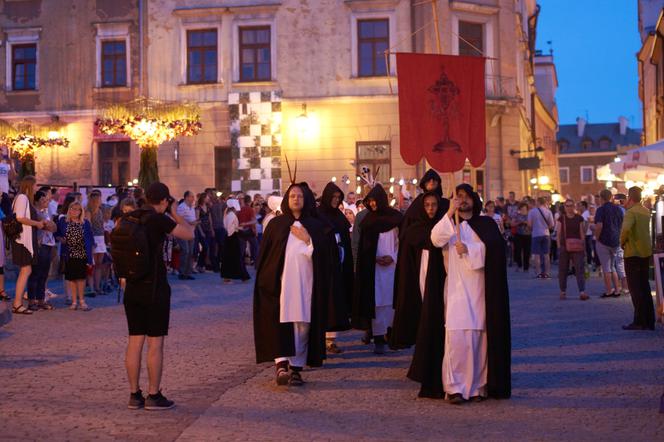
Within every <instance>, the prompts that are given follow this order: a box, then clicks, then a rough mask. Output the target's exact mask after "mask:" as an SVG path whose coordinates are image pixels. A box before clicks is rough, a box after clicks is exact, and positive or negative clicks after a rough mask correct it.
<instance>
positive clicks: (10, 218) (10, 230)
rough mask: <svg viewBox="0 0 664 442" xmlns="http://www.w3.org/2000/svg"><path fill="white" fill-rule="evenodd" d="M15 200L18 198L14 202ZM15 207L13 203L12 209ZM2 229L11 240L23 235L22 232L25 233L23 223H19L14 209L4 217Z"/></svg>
mask: <svg viewBox="0 0 664 442" xmlns="http://www.w3.org/2000/svg"><path fill="white" fill-rule="evenodd" d="M15 201H16V200H14V202H15ZM13 208H14V204H12V209H13ZM2 231H3V232H4V233H5V237H6V238H7V239H8V240H10V241H14V240H15V239H16V238H18V237H19V236H21V233H23V224H21V223H19V222H18V220H17V219H16V214H15V213H14V210H12V211H11V212H10V213H9V214H8V215H7V216H5V217H4V218H3V219H2Z"/></svg>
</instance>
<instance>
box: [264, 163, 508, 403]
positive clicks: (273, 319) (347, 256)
mask: <svg viewBox="0 0 664 442" xmlns="http://www.w3.org/2000/svg"><path fill="white" fill-rule="evenodd" d="M291 181H294V180H291ZM372 184H373V183H372ZM420 187H421V188H422V191H423V193H421V194H420V195H419V196H418V197H417V198H416V199H415V200H413V202H412V204H411V205H410V207H409V208H408V210H407V211H406V213H405V214H402V213H401V212H399V211H398V210H395V209H394V208H392V207H390V205H389V202H388V195H387V193H386V192H385V190H384V189H383V187H382V186H381V185H380V184H374V185H373V188H372V189H371V190H370V191H369V193H368V194H367V195H366V197H365V198H364V200H363V203H364V205H365V209H364V210H362V211H361V212H359V213H358V214H357V216H356V218H355V224H354V226H352V236H351V225H350V223H349V221H348V220H347V219H346V217H345V215H344V213H343V212H342V211H341V210H339V207H340V206H341V204H342V202H343V200H344V193H343V192H342V190H341V189H340V188H339V187H338V186H336V185H335V184H334V183H328V185H327V186H326V187H325V189H324V191H323V194H322V197H321V199H320V204H319V205H318V206H317V205H316V200H315V196H314V194H313V192H312V191H311V189H310V188H309V186H308V185H307V184H306V183H293V184H291V186H290V187H289V188H288V190H287V191H286V193H285V195H284V198H283V201H282V205H281V208H280V212H281V215H279V216H277V217H275V218H274V219H272V221H271V222H270V223H269V225H268V227H267V228H266V230H265V232H264V234H263V240H262V244H261V248H260V253H259V256H260V258H259V262H258V266H257V274H256V285H255V288H254V339H255V347H256V360H257V362H258V363H262V362H274V363H275V364H276V382H277V384H278V385H292V386H298V385H302V384H303V379H302V375H301V371H302V369H303V368H304V366H305V365H308V366H311V367H318V366H321V365H322V364H323V360H324V359H325V358H326V332H327V333H329V332H339V331H345V330H349V329H351V328H353V329H359V330H364V331H365V334H366V335H365V343H368V342H369V340H370V339H371V338H373V341H374V352H375V353H377V354H382V353H384V351H385V345H388V346H389V347H390V348H391V349H393V350H399V349H404V348H408V347H411V346H413V345H414V346H415V350H414V354H413V360H412V363H411V365H410V369H409V370H408V377H409V378H410V379H412V380H414V381H417V382H419V383H420V384H421V388H420V392H419V396H420V397H429V398H443V397H446V398H447V400H448V401H449V402H451V403H454V404H461V403H464V402H466V401H469V400H470V401H480V400H483V399H485V398H487V397H493V398H508V397H510V394H511V368H510V365H511V335H510V311H509V294H508V286H507V272H506V253H505V242H504V239H503V237H502V235H501V233H500V230H499V229H498V226H497V224H496V223H495V221H494V220H493V219H492V218H490V217H486V216H482V215H481V214H480V212H481V208H482V202H481V200H480V197H479V195H478V194H477V193H476V192H474V190H473V188H472V187H471V186H470V185H467V184H461V185H459V186H457V187H456V189H455V191H454V194H453V196H452V200H451V201H450V200H449V199H446V198H444V197H443V191H442V187H441V178H440V176H439V175H438V174H437V173H436V172H435V171H433V170H429V171H428V172H427V173H426V174H425V176H424V177H423V178H422V180H420ZM354 242H355V244H353V243H354ZM353 245H355V247H353ZM353 249H356V256H355V257H354V256H353ZM354 258H355V259H354Z"/></svg>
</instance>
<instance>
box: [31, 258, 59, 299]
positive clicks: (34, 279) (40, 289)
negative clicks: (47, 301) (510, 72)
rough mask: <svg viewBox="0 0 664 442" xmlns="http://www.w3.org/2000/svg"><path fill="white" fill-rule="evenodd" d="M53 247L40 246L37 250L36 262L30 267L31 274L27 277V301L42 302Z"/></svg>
mask: <svg viewBox="0 0 664 442" xmlns="http://www.w3.org/2000/svg"><path fill="white" fill-rule="evenodd" d="M52 250H53V246H46V245H41V246H39V248H38V249H37V260H36V262H35V264H33V265H32V273H30V276H29V277H28V287H27V288H28V299H29V300H30V301H43V300H44V297H45V291H46V280H47V279H48V272H49V270H50V269H51V252H52Z"/></svg>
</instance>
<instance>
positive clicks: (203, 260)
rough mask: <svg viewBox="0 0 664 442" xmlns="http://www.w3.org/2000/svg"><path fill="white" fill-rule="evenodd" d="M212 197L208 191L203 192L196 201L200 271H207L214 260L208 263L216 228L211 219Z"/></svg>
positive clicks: (198, 264) (196, 248) (197, 267)
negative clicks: (214, 228) (213, 226)
mask: <svg viewBox="0 0 664 442" xmlns="http://www.w3.org/2000/svg"><path fill="white" fill-rule="evenodd" d="M209 205H210V197H209V196H208V194H207V193H201V194H200V195H199V196H198V201H197V202H196V217H197V219H198V225H197V226H196V241H197V243H198V244H200V249H199V248H198V245H196V246H194V250H199V252H198V261H197V263H196V270H197V271H198V272H199V273H205V270H206V268H207V267H210V268H212V260H211V259H210V262H209V263H208V259H209V258H210V254H211V250H212V245H213V242H214V230H213V229H212V220H211V219H210V206H209Z"/></svg>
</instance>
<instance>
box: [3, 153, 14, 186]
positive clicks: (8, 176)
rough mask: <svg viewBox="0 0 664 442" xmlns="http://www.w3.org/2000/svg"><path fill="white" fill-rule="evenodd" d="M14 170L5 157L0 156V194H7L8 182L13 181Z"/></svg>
mask: <svg viewBox="0 0 664 442" xmlns="http://www.w3.org/2000/svg"><path fill="white" fill-rule="evenodd" d="M15 175H16V174H15V173H14V168H13V167H12V162H11V161H10V160H9V157H8V156H7V155H5V154H4V152H3V154H2V159H0V193H7V194H8V193H9V182H10V181H11V180H13V179H14V176H15Z"/></svg>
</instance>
